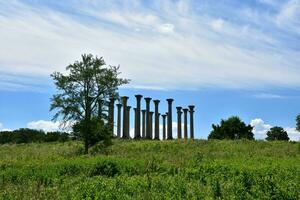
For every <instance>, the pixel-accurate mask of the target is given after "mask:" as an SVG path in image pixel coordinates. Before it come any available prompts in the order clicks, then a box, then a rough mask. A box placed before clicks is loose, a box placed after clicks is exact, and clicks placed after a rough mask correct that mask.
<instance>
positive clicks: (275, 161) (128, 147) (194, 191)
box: [0, 139, 300, 199]
mask: <svg viewBox="0 0 300 200" xmlns="http://www.w3.org/2000/svg"><path fill="white" fill-rule="evenodd" d="M113 142H114V145H112V146H109V147H108V148H107V152H106V154H107V155H103V152H102V151H100V152H98V154H96V155H95V156H92V155H89V156H86V155H78V153H77V152H79V151H80V150H81V149H82V148H83V145H82V144H81V143H79V142H77V141H69V142H66V143H43V144H39V143H36V144H26V145H2V146H0V199H299V178H300V169H299V167H298V166H299V165H300V154H299V150H298V146H299V142H298V143H297V142H281V141H275V142H272V143H270V142H265V141H250V140H234V141H228V140H222V141H220V140H209V141H206V140H195V141H179V140H178V141H122V140H118V139H117V140H113ZM16 155H18V156H16Z"/></svg>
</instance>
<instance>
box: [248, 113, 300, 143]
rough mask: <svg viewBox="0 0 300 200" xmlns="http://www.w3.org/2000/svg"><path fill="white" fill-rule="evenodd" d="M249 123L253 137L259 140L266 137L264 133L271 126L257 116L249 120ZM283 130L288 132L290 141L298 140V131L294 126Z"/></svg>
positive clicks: (299, 138) (299, 134)
mask: <svg viewBox="0 0 300 200" xmlns="http://www.w3.org/2000/svg"><path fill="white" fill-rule="evenodd" d="M250 125H251V126H252V127H254V129H253V133H254V137H255V138H256V139H260V140H264V139H265V138H266V137H267V135H266V133H267V132H268V131H269V130H270V129H271V128H272V127H273V126H272V125H270V124H266V123H265V122H264V121H263V120H262V119H259V118H258V119H253V120H251V123H250ZM284 130H285V131H286V132H287V133H288V136H289V138H290V140H291V141H299V140H300V132H298V131H296V129H295V128H290V127H286V128H284Z"/></svg>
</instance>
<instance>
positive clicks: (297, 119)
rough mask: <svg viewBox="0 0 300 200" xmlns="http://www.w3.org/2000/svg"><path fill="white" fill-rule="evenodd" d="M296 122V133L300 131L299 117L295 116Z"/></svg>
mask: <svg viewBox="0 0 300 200" xmlns="http://www.w3.org/2000/svg"><path fill="white" fill-rule="evenodd" d="M296 122H297V124H296V129H297V131H300V115H298V116H297V118H296Z"/></svg>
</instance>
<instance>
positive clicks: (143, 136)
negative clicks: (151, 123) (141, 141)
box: [142, 110, 146, 138]
mask: <svg viewBox="0 0 300 200" xmlns="http://www.w3.org/2000/svg"><path fill="white" fill-rule="evenodd" d="M145 137H146V110H142V138H145Z"/></svg>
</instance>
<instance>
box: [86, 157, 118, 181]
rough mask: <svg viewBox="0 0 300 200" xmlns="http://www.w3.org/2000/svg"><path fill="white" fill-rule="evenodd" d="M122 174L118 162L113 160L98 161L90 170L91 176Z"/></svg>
mask: <svg viewBox="0 0 300 200" xmlns="http://www.w3.org/2000/svg"><path fill="white" fill-rule="evenodd" d="M118 174H120V169H119V166H118V163H117V162H116V161H113V160H104V161H100V162H98V163H97V164H96V165H95V166H94V167H93V168H92V169H91V172H90V176H99V175H100V176H107V177H114V176H115V175H118Z"/></svg>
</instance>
